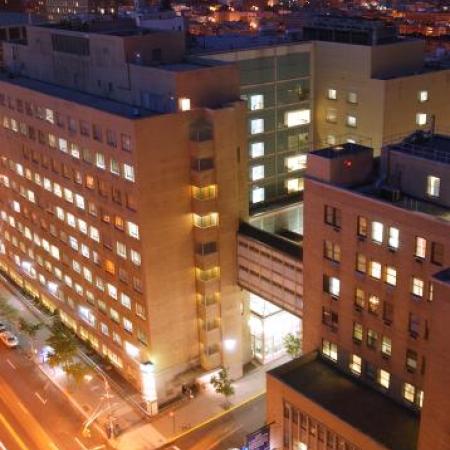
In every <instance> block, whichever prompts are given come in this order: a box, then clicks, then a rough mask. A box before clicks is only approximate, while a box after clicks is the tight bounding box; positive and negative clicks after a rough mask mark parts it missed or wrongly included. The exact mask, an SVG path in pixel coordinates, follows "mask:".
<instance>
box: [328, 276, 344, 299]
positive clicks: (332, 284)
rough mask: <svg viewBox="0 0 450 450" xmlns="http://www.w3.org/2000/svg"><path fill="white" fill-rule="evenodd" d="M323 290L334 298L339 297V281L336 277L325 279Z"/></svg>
mask: <svg viewBox="0 0 450 450" xmlns="http://www.w3.org/2000/svg"><path fill="white" fill-rule="evenodd" d="M325 289H326V292H328V293H329V294H331V295H333V296H334V297H339V294H340V291H341V281H340V280H339V278H336V277H326V278H325Z"/></svg>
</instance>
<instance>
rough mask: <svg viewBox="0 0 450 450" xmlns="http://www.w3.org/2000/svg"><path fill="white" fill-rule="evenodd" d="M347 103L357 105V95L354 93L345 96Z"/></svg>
mask: <svg viewBox="0 0 450 450" xmlns="http://www.w3.org/2000/svg"><path fill="white" fill-rule="evenodd" d="M347 101H348V102H349V103H358V94H357V93H356V92H349V93H348V94H347Z"/></svg>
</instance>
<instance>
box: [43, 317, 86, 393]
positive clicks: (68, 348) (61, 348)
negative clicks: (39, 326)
mask: <svg viewBox="0 0 450 450" xmlns="http://www.w3.org/2000/svg"><path fill="white" fill-rule="evenodd" d="M50 330H51V332H52V334H51V335H50V336H49V337H48V338H47V340H46V342H47V344H48V345H49V347H51V349H52V351H51V352H50V353H49V355H48V359H47V362H48V365H49V366H50V367H61V368H62V369H63V370H64V372H65V373H66V375H67V376H68V377H70V378H71V379H73V380H74V381H75V383H77V384H78V383H80V382H81V380H82V379H83V377H84V375H86V374H87V373H88V372H89V369H88V367H86V365H84V364H83V363H81V362H79V361H77V353H78V343H77V340H76V337H75V334H74V333H73V332H72V331H71V330H69V329H68V328H67V327H66V326H65V325H64V323H63V322H62V321H61V318H60V317H59V315H55V317H54V318H53V323H52V325H51V327H50Z"/></svg>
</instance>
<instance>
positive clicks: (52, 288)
mask: <svg viewBox="0 0 450 450" xmlns="http://www.w3.org/2000/svg"><path fill="white" fill-rule="evenodd" d="M1 250H2V251H1V253H4V247H2V249H1ZM10 256H11V257H12V259H13V260H14V262H15V264H16V265H17V266H18V267H20V268H21V269H22V272H23V273H25V274H26V275H27V276H29V277H30V278H32V279H35V280H38V281H39V283H40V284H41V285H42V286H44V287H45V288H46V289H47V291H48V292H50V293H51V294H52V295H53V296H54V297H55V298H57V299H59V300H60V301H64V300H65V302H66V303H67V305H68V306H69V307H70V308H71V309H75V306H76V304H77V302H76V301H74V300H73V298H72V297H70V295H66V296H65V295H64V293H63V292H62V291H61V290H60V286H59V284H58V283H56V282H53V281H49V280H47V278H46V277H45V275H44V274H42V273H40V272H37V271H36V270H35V269H34V267H33V266H32V265H31V263H28V262H27V261H25V260H22V259H21V258H20V256H19V255H17V254H12V253H10ZM28 256H30V255H28ZM46 268H47V269H48V267H46ZM56 269H57V270H55V276H57V278H58V275H59V276H61V277H62V272H61V270H60V269H58V268H56ZM61 281H62V282H64V284H65V285H66V286H68V287H70V288H71V289H73V290H74V292H75V293H76V294H78V295H79V296H80V297H86V300H87V301H88V303H90V304H92V305H94V304H95V296H94V294H93V293H92V292H91V291H89V290H84V288H83V287H82V286H81V285H80V284H78V283H74V282H73V280H72V278H71V277H70V276H68V275H64V277H62V279H61ZM103 283H104V282H103V281H101V284H100V283H99V282H98V279H97V280H96V287H97V288H98V287H99V286H100V285H101V290H104V289H105V287H106V292H107V293H108V295H109V296H110V297H111V298H113V299H114V300H115V301H120V304H121V305H122V306H123V307H125V308H126V309H127V310H130V311H131V309H132V304H131V298H130V297H129V296H128V295H126V294H125V293H123V292H122V293H120V296H119V293H118V291H117V288H116V287H115V286H114V285H112V284H110V283H106V284H103ZM97 302H98V309H99V310H100V312H102V313H103V314H107V313H109V314H108V315H109V317H110V319H111V320H112V321H113V322H116V323H117V324H122V326H123V329H124V330H125V331H127V332H128V333H130V334H133V331H134V327H133V322H132V321H131V320H130V319H129V318H127V317H126V316H122V317H121V316H120V314H119V312H118V311H117V310H116V309H115V308H113V307H110V308H109V309H108V308H107V306H106V303H105V302H104V301H103V300H100V299H97ZM135 307H136V311H135V312H136V315H137V316H139V317H140V318H142V319H144V318H145V311H144V309H143V306H142V305H139V304H138V303H135ZM78 315H79V317H80V318H81V319H83V320H84V321H85V322H86V323H88V324H89V325H90V326H92V327H94V328H95V327H96V324H97V320H96V317H95V315H94V314H93V313H92V312H91V310H90V308H87V307H84V306H79V311H78Z"/></svg>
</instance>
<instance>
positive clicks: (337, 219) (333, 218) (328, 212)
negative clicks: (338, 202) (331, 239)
mask: <svg viewBox="0 0 450 450" xmlns="http://www.w3.org/2000/svg"><path fill="white" fill-rule="evenodd" d="M324 216H325V217H324V220H325V223H326V224H328V225H332V226H334V227H336V228H341V210H340V209H338V208H334V207H333V206H329V205H325V209H324Z"/></svg>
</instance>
